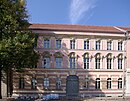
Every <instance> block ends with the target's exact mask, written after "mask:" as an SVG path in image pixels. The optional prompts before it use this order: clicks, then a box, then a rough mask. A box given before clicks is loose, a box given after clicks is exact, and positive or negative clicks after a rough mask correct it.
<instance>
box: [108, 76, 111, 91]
mask: <svg viewBox="0 0 130 101" xmlns="http://www.w3.org/2000/svg"><path fill="white" fill-rule="evenodd" d="M107 89H111V78H108V79H107Z"/></svg>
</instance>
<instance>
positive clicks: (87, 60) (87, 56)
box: [84, 53, 89, 69]
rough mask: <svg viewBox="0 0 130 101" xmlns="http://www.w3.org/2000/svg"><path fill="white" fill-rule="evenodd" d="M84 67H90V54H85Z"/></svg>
mask: <svg viewBox="0 0 130 101" xmlns="http://www.w3.org/2000/svg"><path fill="white" fill-rule="evenodd" d="M84 69H89V54H88V53H85V54H84Z"/></svg>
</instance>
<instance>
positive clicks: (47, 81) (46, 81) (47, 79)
mask: <svg viewBox="0 0 130 101" xmlns="http://www.w3.org/2000/svg"><path fill="white" fill-rule="evenodd" d="M43 85H44V88H45V89H48V87H49V85H50V82H49V78H44V84H43Z"/></svg>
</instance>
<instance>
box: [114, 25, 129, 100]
mask: <svg viewBox="0 0 130 101" xmlns="http://www.w3.org/2000/svg"><path fill="white" fill-rule="evenodd" d="M114 28H116V29H118V30H119V31H121V32H123V33H124V35H125V39H124V41H125V43H124V51H123V53H124V68H123V80H122V81H123V92H122V97H123V99H124V98H125V86H126V85H125V82H126V81H125V79H126V78H125V77H126V76H125V75H126V67H127V61H126V44H127V40H128V38H129V37H128V35H129V34H128V31H126V30H124V29H121V28H119V27H116V26H114Z"/></svg>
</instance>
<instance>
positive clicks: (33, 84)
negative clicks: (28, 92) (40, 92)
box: [31, 78, 37, 89]
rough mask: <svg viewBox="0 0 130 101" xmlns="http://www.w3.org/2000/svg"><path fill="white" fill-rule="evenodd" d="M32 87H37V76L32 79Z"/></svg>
mask: <svg viewBox="0 0 130 101" xmlns="http://www.w3.org/2000/svg"><path fill="white" fill-rule="evenodd" d="M31 88H32V89H36V88H37V81H36V78H32V80H31Z"/></svg>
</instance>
